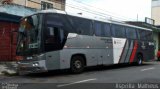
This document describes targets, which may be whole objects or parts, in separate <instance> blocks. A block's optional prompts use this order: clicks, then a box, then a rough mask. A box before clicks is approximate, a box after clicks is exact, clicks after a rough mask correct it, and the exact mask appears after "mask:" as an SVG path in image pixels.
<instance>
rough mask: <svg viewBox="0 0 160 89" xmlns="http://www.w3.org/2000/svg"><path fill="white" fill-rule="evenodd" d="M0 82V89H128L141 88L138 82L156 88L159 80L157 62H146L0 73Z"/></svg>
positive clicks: (159, 64) (158, 64) (159, 63)
mask: <svg viewBox="0 0 160 89" xmlns="http://www.w3.org/2000/svg"><path fill="white" fill-rule="evenodd" d="M0 83H1V86H2V87H0V89H1V88H2V89H6V88H5V87H13V88H15V89H111V88H115V89H122V87H123V89H128V88H136V87H140V88H141V87H143V86H142V85H137V83H140V84H151V83H154V84H153V85H152V86H146V87H147V88H148V87H150V88H152V87H153V88H154V89H159V88H160V84H159V85H157V84H156V83H160V62H148V63H144V65H142V66H135V65H134V66H133V65H112V66H106V67H92V68H87V69H86V70H85V72H84V73H82V74H71V73H69V72H68V71H67V72H66V71H51V72H49V73H42V74H36V75H35V74H34V75H27V76H1V77H0ZM144 87H145V86H144ZM144 87H143V88H144ZM140 88H139V89H140ZM147 88H146V89H147Z"/></svg>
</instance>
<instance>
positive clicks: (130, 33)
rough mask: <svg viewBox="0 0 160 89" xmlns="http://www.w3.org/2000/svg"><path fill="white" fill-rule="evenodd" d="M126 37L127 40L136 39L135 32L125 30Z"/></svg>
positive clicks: (133, 30) (132, 29) (129, 29)
mask: <svg viewBox="0 0 160 89" xmlns="http://www.w3.org/2000/svg"><path fill="white" fill-rule="evenodd" d="M126 36H127V38H129V39H137V34H136V30H135V29H134V28H126Z"/></svg>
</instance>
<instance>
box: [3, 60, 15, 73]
mask: <svg viewBox="0 0 160 89" xmlns="http://www.w3.org/2000/svg"><path fill="white" fill-rule="evenodd" d="M16 67H17V63H16V62H1V63H0V76H3V75H6V74H7V75H12V74H15V73H16Z"/></svg>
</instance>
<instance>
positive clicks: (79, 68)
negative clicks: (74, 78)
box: [70, 56, 85, 74]
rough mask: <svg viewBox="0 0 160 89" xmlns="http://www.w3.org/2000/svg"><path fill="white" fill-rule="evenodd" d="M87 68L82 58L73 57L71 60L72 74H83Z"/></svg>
mask: <svg viewBox="0 0 160 89" xmlns="http://www.w3.org/2000/svg"><path fill="white" fill-rule="evenodd" d="M84 67H85V62H84V58H83V57H82V56H73V57H72V59H71V67H70V69H71V72H72V73H76V74H78V73H82V72H83V70H84Z"/></svg>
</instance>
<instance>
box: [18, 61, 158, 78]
mask: <svg viewBox="0 0 160 89" xmlns="http://www.w3.org/2000/svg"><path fill="white" fill-rule="evenodd" d="M152 65H155V64H153V63H144V64H143V65H140V66H137V65H136V64H117V65H108V66H95V67H87V68H85V70H84V72H83V73H82V74H85V73H90V72H97V71H105V70H106V71H109V70H119V69H127V68H132V67H133V68H135V67H143V66H152ZM68 75H80V74H73V73H71V72H70V70H69V69H67V70H54V71H49V72H46V73H37V74H29V75H24V76H21V77H29V78H42V77H57V76H68Z"/></svg>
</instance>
